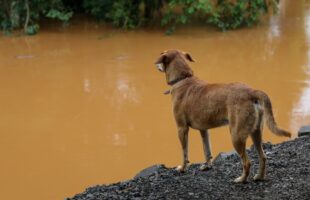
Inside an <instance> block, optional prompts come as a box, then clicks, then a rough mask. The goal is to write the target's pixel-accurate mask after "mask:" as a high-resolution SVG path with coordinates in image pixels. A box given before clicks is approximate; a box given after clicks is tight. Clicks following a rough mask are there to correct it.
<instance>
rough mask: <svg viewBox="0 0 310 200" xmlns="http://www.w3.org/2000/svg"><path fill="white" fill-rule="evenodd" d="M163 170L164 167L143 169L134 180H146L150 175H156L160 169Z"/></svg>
mask: <svg viewBox="0 0 310 200" xmlns="http://www.w3.org/2000/svg"><path fill="white" fill-rule="evenodd" d="M161 168H165V166H164V165H153V166H151V167H148V168H145V169H144V170H142V171H140V172H139V173H138V174H137V175H136V176H135V177H134V179H136V178H146V177H149V176H150V175H152V174H156V172H157V171H158V170H159V169H161Z"/></svg>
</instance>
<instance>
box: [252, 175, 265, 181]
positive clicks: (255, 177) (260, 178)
mask: <svg viewBox="0 0 310 200" xmlns="http://www.w3.org/2000/svg"><path fill="white" fill-rule="evenodd" d="M253 180H254V181H263V180H264V176H262V175H260V174H256V175H255V176H254V178H253Z"/></svg>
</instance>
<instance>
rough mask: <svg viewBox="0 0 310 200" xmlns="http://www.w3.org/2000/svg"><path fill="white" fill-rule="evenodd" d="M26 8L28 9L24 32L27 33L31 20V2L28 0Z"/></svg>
mask: <svg viewBox="0 0 310 200" xmlns="http://www.w3.org/2000/svg"><path fill="white" fill-rule="evenodd" d="M25 7H26V12H27V13H26V21H25V25H24V31H25V32H27V28H28V24H29V19H30V9H29V2H28V0H25Z"/></svg>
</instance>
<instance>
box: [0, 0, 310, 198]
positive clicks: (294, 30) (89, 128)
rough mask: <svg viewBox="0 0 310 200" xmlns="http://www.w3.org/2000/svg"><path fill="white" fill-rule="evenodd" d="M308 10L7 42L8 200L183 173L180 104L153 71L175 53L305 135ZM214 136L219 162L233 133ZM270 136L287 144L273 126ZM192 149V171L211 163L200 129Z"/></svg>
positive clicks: (2, 186)
mask: <svg viewBox="0 0 310 200" xmlns="http://www.w3.org/2000/svg"><path fill="white" fill-rule="evenodd" d="M309 12H310V7H309V4H308V3H305V2H304V1H292V0H291V1H281V12H280V13H279V16H274V17H272V18H270V20H269V21H267V22H264V23H262V24H261V25H259V26H257V27H253V28H250V29H242V30H236V31H232V32H224V33H221V32H217V31H215V30H209V29H206V28H201V27H200V28H199V27H189V28H183V29H179V30H178V31H177V32H176V33H175V34H174V35H173V36H169V37H167V36H164V35H163V34H162V31H160V30H138V31H131V32H127V33H124V32H121V31H115V30H110V29H107V28H98V27H97V26H95V25H94V24H92V23H90V22H83V23H85V24H84V25H83V24H82V25H74V24H73V25H71V27H70V28H69V29H66V30H65V31H58V30H57V29H56V30H55V29H52V28H46V29H43V30H42V31H41V32H40V34H39V35H37V36H34V37H18V38H14V37H3V36H1V37H0V69H1V73H0V111H1V114H0V136H1V140H0V157H1V159H2V162H1V165H0V173H1V174H0V176H1V180H2V181H1V183H0V193H1V194H2V198H3V199H20V198H23V199H46V200H52V199H63V198H64V197H67V196H72V195H73V194H75V193H77V192H81V191H82V190H83V189H84V188H85V187H88V186H90V185H95V184H101V183H111V182H115V181H119V180H124V179H128V178H131V177H132V176H134V175H135V173H136V172H138V171H139V170H140V169H142V168H144V167H147V166H149V165H153V164H155V163H164V164H166V165H167V166H171V167H172V166H176V165H178V164H179V162H180V161H181V151H180V144H179V141H178V138H177V134H176V127H175V122H174V119H173V115H172V110H171V99H170V96H167V95H163V94H162V93H163V91H165V90H166V89H168V86H167V85H166V84H165V77H164V75H163V74H162V73H159V72H158V71H157V70H156V68H155V66H154V64H153V63H154V61H155V59H156V58H157V57H158V55H159V53H160V52H162V51H163V50H165V49H171V48H179V49H182V50H185V51H188V52H190V53H191V55H192V56H193V58H194V59H195V60H196V61H197V62H196V63H193V64H192V68H193V70H194V71H195V74H196V75H197V76H199V77H200V78H202V79H206V80H208V81H209V82H232V81H241V82H245V83H248V84H249V85H251V86H253V87H255V88H259V89H262V90H264V91H266V92H267V93H268V94H269V96H270V98H271V100H272V102H273V107H274V113H275V115H276V120H277V122H278V124H279V125H280V126H281V127H283V128H286V129H289V130H290V131H292V132H293V133H295V134H296V131H297V130H298V128H299V127H300V126H301V125H304V124H309V123H310V113H309V112H310V111H309V109H310V108H309V103H308V102H310V99H309V98H310V97H309V93H310V89H309V88H310V85H309V81H310V77H309V76H310V75H309V69H310V68H309V66H310V62H309V58H310V56H309V55H310V53H309V52H310V51H309V45H310V42H309V41H310V33H309V30H308V29H309V23H310V22H309V16H310V13H309ZM83 27H87V28H86V29H85V28H83ZM102 35H108V37H102ZM305 66H306V67H305ZM210 132H211V142H212V150H213V152H214V154H215V155H216V154H217V153H219V152H221V151H231V150H232V145H231V141H230V136H229V133H228V128H227V127H223V128H219V129H214V130H211V131H210ZM263 138H264V140H265V141H272V142H275V143H276V142H281V141H283V140H284V138H279V137H277V136H274V135H273V134H271V133H270V132H269V130H267V129H265V131H264V137H263ZM248 145H250V142H249V144H248ZM189 151H190V152H189V153H190V154H189V155H190V160H191V162H201V161H202V160H203V151H202V144H201V141H200V135H199V134H198V133H197V131H191V134H190V147H189Z"/></svg>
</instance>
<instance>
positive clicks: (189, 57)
mask: <svg viewBox="0 0 310 200" xmlns="http://www.w3.org/2000/svg"><path fill="white" fill-rule="evenodd" d="M184 55H185V58H186V59H187V60H189V61H191V62H195V60H194V59H193V58H192V56H191V55H190V54H189V53H184Z"/></svg>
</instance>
